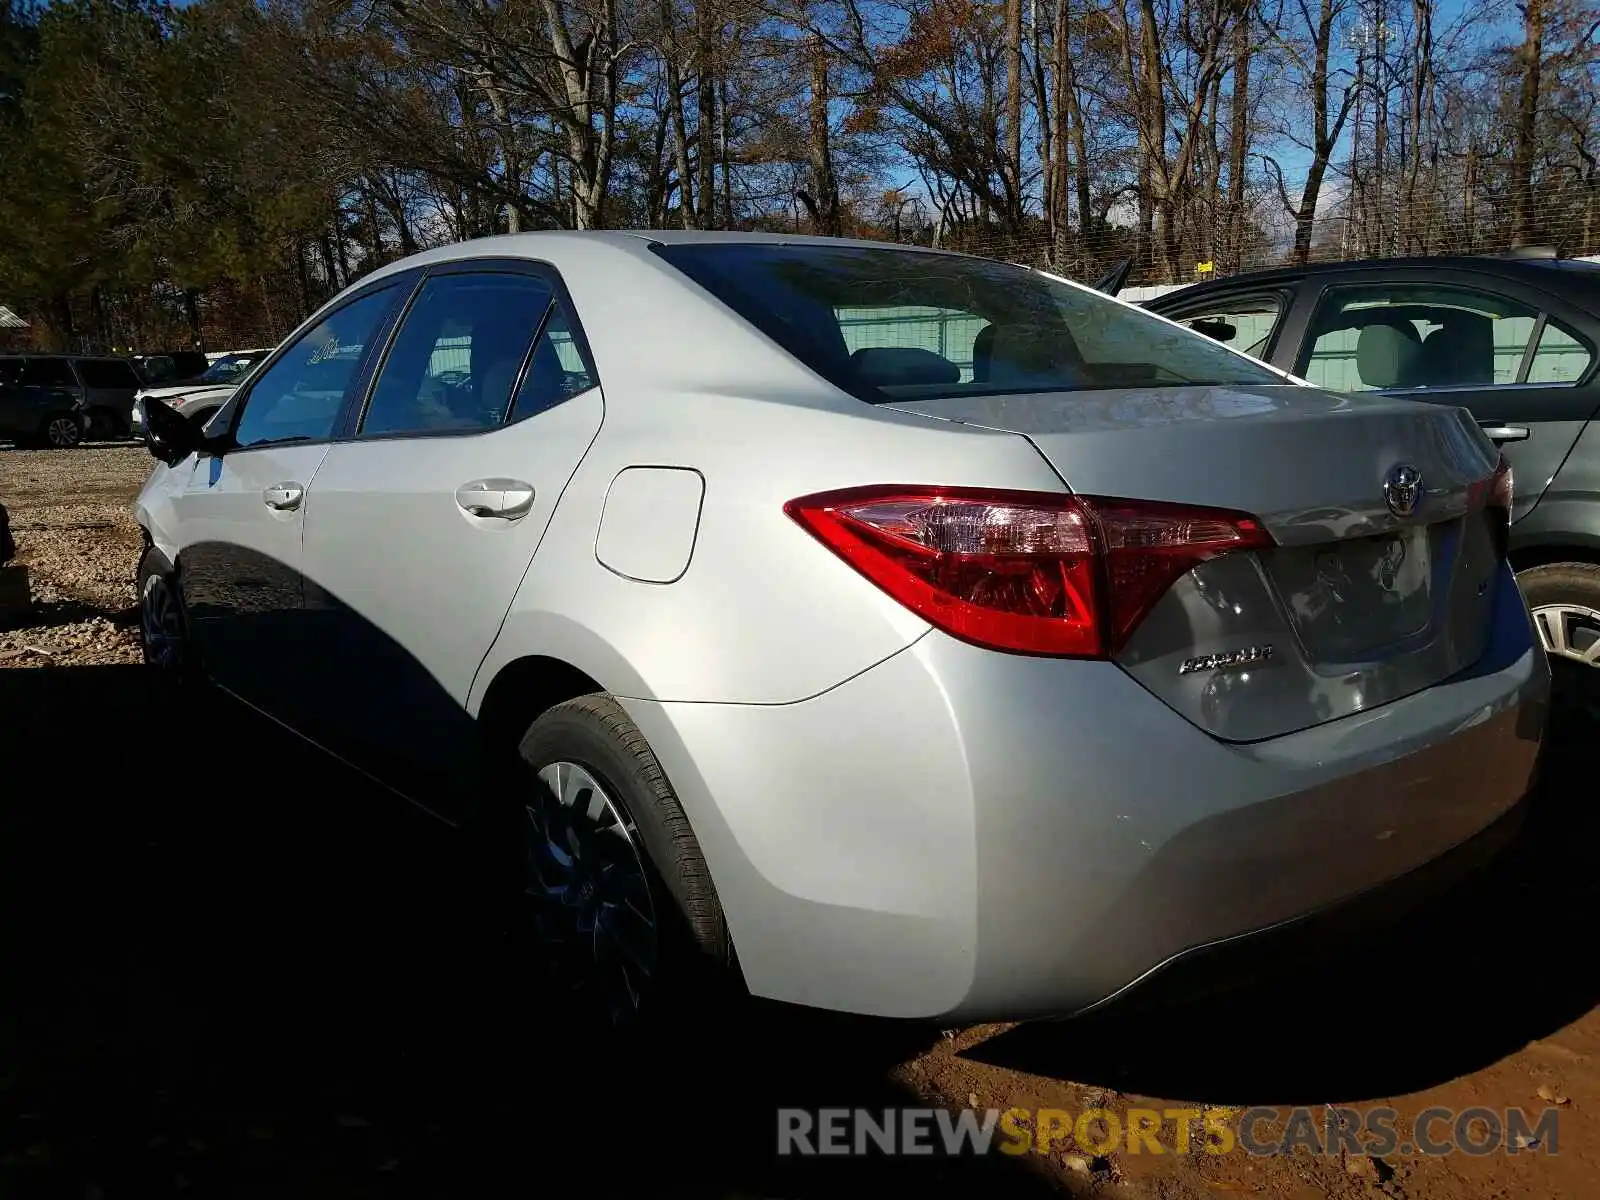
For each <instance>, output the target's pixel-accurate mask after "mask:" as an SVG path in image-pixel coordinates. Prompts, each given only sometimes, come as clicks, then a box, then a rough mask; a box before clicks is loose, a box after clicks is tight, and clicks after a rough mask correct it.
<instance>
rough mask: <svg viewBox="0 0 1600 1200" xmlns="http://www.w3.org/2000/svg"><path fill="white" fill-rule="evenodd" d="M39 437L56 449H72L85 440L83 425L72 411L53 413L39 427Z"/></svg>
mask: <svg viewBox="0 0 1600 1200" xmlns="http://www.w3.org/2000/svg"><path fill="white" fill-rule="evenodd" d="M39 438H40V440H41V441H43V442H44V444H45V445H47V446H49V447H51V448H52V449H55V450H71V449H72V448H73V447H74V446H76V445H77V444H78V443H79V442H81V441H83V425H82V424H81V423H80V422H79V420H78V418H77V417H75V416H73V415H72V414H71V413H52V414H51V415H50V416H48V417H46V418H45V420H44V424H43V425H42V426H41V427H40V429H39Z"/></svg>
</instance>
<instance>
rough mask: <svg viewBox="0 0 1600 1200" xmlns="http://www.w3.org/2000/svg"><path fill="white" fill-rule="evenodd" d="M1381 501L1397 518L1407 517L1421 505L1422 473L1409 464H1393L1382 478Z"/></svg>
mask: <svg viewBox="0 0 1600 1200" xmlns="http://www.w3.org/2000/svg"><path fill="white" fill-rule="evenodd" d="M1383 501H1384V503H1385V504H1387V505H1388V506H1389V511H1390V512H1392V513H1393V514H1394V515H1395V516H1397V517H1409V516H1410V515H1411V514H1412V513H1414V512H1416V511H1417V507H1418V506H1419V505H1420V504H1421V503H1422V472H1421V471H1419V470H1417V468H1416V467H1414V466H1412V465H1411V464H1410V463H1395V465H1394V466H1392V467H1390V468H1389V473H1388V474H1387V475H1385V476H1384V477H1383Z"/></svg>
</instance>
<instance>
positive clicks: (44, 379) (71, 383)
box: [22, 358, 78, 387]
mask: <svg viewBox="0 0 1600 1200" xmlns="http://www.w3.org/2000/svg"><path fill="white" fill-rule="evenodd" d="M22 382H23V383H25V384H27V385H28V386H29V387H75V386H77V382H78V381H77V380H76V379H75V378H73V375H72V367H71V365H70V364H69V363H68V362H67V360H66V359H64V358H30V359H28V360H27V362H26V363H25V364H24V366H23V368H22Z"/></svg>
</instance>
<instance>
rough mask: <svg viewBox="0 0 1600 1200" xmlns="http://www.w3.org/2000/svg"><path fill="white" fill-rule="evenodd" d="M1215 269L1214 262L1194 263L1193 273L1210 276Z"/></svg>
mask: <svg viewBox="0 0 1600 1200" xmlns="http://www.w3.org/2000/svg"><path fill="white" fill-rule="evenodd" d="M1216 269H1217V264H1216V263H1214V262H1203V263H1195V265H1194V273H1195V274H1196V275H1210V274H1211V273H1212V272H1213V271H1215V270H1216Z"/></svg>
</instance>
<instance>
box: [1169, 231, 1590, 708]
mask: <svg viewBox="0 0 1600 1200" xmlns="http://www.w3.org/2000/svg"><path fill="white" fill-rule="evenodd" d="M1145 307H1146V308H1148V309H1150V310H1151V311H1152V312H1156V313H1159V314H1160V315H1162V316H1164V317H1167V318H1169V319H1171V320H1174V321H1179V322H1181V323H1183V324H1185V325H1187V326H1189V327H1190V328H1191V329H1194V330H1195V331H1196V332H1199V333H1204V334H1207V335H1208V336H1210V337H1213V338H1215V339H1217V340H1218V341H1221V342H1225V343H1226V344H1228V345H1230V346H1233V347H1235V348H1236V349H1239V350H1243V351H1244V352H1245V353H1247V354H1251V355H1254V356H1255V357H1257V358H1260V359H1263V360H1265V361H1266V362H1269V363H1271V364H1272V365H1273V366H1275V367H1279V368H1281V369H1283V370H1285V371H1288V372H1290V373H1291V374H1294V375H1298V376H1300V377H1301V378H1303V379H1306V380H1309V381H1310V382H1311V383H1314V384H1317V385H1318V386H1320V387H1325V388H1330V389H1332V390H1334V391H1345V392H1361V391H1377V392H1384V393H1388V394H1391V395H1397V396H1404V397H1407V398H1409V399H1415V400H1425V401H1429V402H1432V403H1436V404H1450V405H1459V406H1460V407H1462V408H1465V409H1467V410H1468V411H1470V412H1471V413H1472V414H1473V416H1474V417H1476V418H1477V419H1478V421H1479V423H1480V424H1481V425H1482V426H1483V428H1484V431H1485V432H1486V433H1487V434H1488V435H1489V436H1490V437H1491V438H1492V439H1494V441H1496V442H1498V443H1499V444H1500V446H1501V448H1502V449H1503V450H1504V452H1505V455H1506V458H1507V459H1508V460H1510V462H1511V466H1512V471H1513V473H1514V483H1515V488H1516V500H1515V507H1514V509H1513V512H1512V519H1513V524H1512V527H1511V556H1512V563H1513V565H1514V566H1515V567H1516V568H1517V578H1518V581H1519V582H1520V583H1521V584H1522V589H1523V593H1524V595H1526V596H1527V598H1528V604H1529V607H1530V608H1532V609H1533V612H1534V618H1535V624H1536V625H1537V626H1538V629H1539V636H1540V638H1541V639H1542V640H1543V642H1544V645H1545V649H1546V650H1547V651H1548V652H1549V654H1550V656H1551V661H1552V663H1553V664H1555V665H1556V668H1557V669H1556V677H1557V689H1558V707H1566V706H1563V705H1561V704H1560V703H1559V702H1560V701H1562V700H1565V699H1576V700H1577V701H1578V705H1579V707H1581V708H1583V709H1586V710H1587V711H1585V712H1584V713H1581V714H1579V715H1580V716H1581V717H1582V718H1583V719H1584V720H1586V721H1592V720H1600V422H1596V421H1595V419H1594V418H1595V416H1596V413H1597V411H1600V263H1594V262H1586V261H1583V260H1578V259H1560V258H1556V257H1554V256H1553V255H1551V254H1548V253H1541V252H1539V251H1532V252H1527V253H1522V254H1513V255H1506V256H1494V257H1479V258H1468V257H1461V258H1423V259H1381V260H1368V261H1362V262H1344V263H1319V264H1314V265H1311V266H1304V267H1293V268H1283V269H1281V270H1274V271H1261V272H1255V273H1252V274H1249V275H1238V276H1234V277H1232V278H1229V279H1221V280H1217V281H1215V282H1211V283H1202V284H1196V285H1194V286H1192V287H1185V288H1180V289H1179V290H1177V291H1175V292H1169V293H1168V294H1166V295H1164V296H1159V297H1157V298H1155V299H1153V300H1148V301H1146V302H1145Z"/></svg>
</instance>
